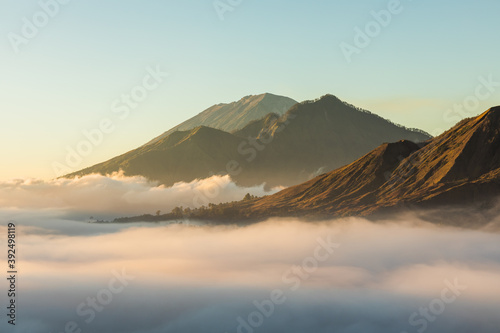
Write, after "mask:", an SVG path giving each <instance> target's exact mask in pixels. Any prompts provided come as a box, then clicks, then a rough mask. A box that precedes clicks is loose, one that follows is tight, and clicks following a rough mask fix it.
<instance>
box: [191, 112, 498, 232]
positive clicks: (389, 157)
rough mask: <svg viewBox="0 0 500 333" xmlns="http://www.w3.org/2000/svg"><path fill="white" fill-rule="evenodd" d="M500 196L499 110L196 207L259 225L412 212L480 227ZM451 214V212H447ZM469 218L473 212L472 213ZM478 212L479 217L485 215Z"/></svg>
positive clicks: (201, 212)
mask: <svg viewBox="0 0 500 333" xmlns="http://www.w3.org/2000/svg"><path fill="white" fill-rule="evenodd" d="M499 195H500V107H494V108H491V109H490V110H488V111H486V112H484V113H483V114H481V115H480V116H478V117H475V118H469V119H465V120H463V121H461V122H460V123H458V124H457V125H456V126H455V127H453V128H452V129H450V130H448V131H447V132H445V133H443V134H442V135H440V136H438V137H436V138H433V139H430V140H428V141H426V142H422V143H418V144H417V143H414V142H411V141H408V140H402V141H398V142H394V143H384V144H382V145H381V146H379V147H378V148H376V149H374V150H373V151H371V152H370V153H368V154H366V155H364V156H363V157H361V158H360V159H358V160H356V161H355V162H353V163H351V164H349V165H346V166H344V167H342V168H339V169H336V170H334V171H331V172H328V173H325V174H322V175H320V176H318V177H316V178H314V179H311V180H310V181H307V182H305V183H302V184H300V185H297V186H292V187H289V188H287V189H285V190H283V191H281V192H278V193H276V194H274V195H270V196H266V197H262V198H256V199H255V198H247V200H243V201H241V202H238V203H227V204H220V205H215V206H212V208H211V209H206V208H202V209H198V210H195V211H192V212H191V213H190V214H192V215H191V217H194V218H204V219H215V220H224V219H234V220H238V221H241V220H259V219H265V218H268V217H273V216H279V217H289V216H300V217H312V218H327V217H338V216H375V215H377V214H383V213H386V212H395V211H401V210H406V209H408V208H412V209H413V208H418V209H419V208H426V209H433V208H445V207H446V208H452V209H453V210H451V212H455V213H452V214H455V217H457V220H454V218H452V216H453V215H451V216H447V221H448V223H452V224H460V222H459V220H460V219H459V217H460V216H459V215H460V214H461V212H463V210H464V209H469V208H475V209H476V210H473V211H472V212H473V213H474V214H476V213H478V214H477V215H476V217H478V219H477V220H476V219H474V218H472V219H471V218H470V216H469V219H468V220H467V223H468V224H474V223H480V222H479V220H480V219H479V215H480V214H481V215H482V217H485V215H487V214H489V213H488V212H489V210H490V209H492V208H494V209H493V212H494V213H493V215H491V216H489V217H488V216H486V219H485V220H488V218H494V217H497V216H498V212H499V210H498V206H497V205H498V203H499V202H498V201H497V200H498V196H499ZM446 212H447V213H448V212H450V211H446ZM469 212H471V211H469ZM479 213H480V214H479Z"/></svg>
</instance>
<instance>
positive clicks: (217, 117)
mask: <svg viewBox="0 0 500 333" xmlns="http://www.w3.org/2000/svg"><path fill="white" fill-rule="evenodd" d="M294 104H297V102H296V101H294V100H293V99H291V98H288V97H283V96H277V95H273V94H269V93H266V94H261V95H250V96H246V97H243V98H242V99H240V100H239V101H237V102H233V103H229V104H217V105H214V106H212V107H210V108H208V109H206V110H205V111H203V112H201V113H199V114H198V115H196V116H194V117H192V118H190V119H188V120H186V121H184V122H183V123H181V124H179V125H177V126H175V127H174V128H172V129H170V130H168V131H166V132H165V133H163V134H161V135H160V136H158V137H156V138H154V139H153V140H151V141H150V142H148V143H146V145H148V144H153V143H155V142H158V141H160V140H161V139H163V138H165V137H167V136H169V135H170V134H172V133H174V132H176V131H187V130H191V129H193V128H196V127H198V126H206V127H212V128H216V129H220V130H223V131H225V132H233V131H236V130H239V129H242V128H243V127H245V126H246V125H247V124H248V123H250V122H251V121H253V120H257V119H261V118H263V117H265V116H266V115H267V114H269V113H276V114H278V115H283V114H284V113H285V112H286V111H288V109H290V108H291V107H292V106H293V105H294Z"/></svg>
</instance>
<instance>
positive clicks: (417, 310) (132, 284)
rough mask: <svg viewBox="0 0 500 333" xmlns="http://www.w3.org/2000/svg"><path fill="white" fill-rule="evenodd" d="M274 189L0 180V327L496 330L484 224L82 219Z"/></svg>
mask: <svg viewBox="0 0 500 333" xmlns="http://www.w3.org/2000/svg"><path fill="white" fill-rule="evenodd" d="M276 190H277V189H275V190H273V192H274V191H276ZM273 192H266V191H264V187H263V186H257V187H253V188H240V187H238V186H236V185H235V184H234V183H233V182H232V181H231V179H230V178H229V177H218V176H216V177H212V178H210V179H205V180H196V181H193V182H191V183H178V184H175V185H174V186H173V187H170V188H167V187H163V186H158V185H157V184H154V183H150V182H148V181H147V180H145V179H144V178H141V177H124V176H123V175H122V174H115V175H112V176H109V177H104V176H99V175H90V176H85V177H82V178H76V179H57V180H52V181H42V180H14V181H9V182H2V183H0V220H1V221H2V223H1V225H0V246H1V248H2V249H6V244H7V230H6V229H7V223H8V222H9V221H12V223H15V224H16V230H17V231H16V232H17V238H16V240H17V243H16V246H17V251H18V252H17V260H18V265H19V267H18V269H19V274H18V285H17V286H18V308H17V314H18V317H17V323H16V326H15V327H14V328H13V327H11V326H10V325H8V324H7V319H6V317H4V320H2V322H0V331H1V332H30V333H46V332H52V333H56V332H57V333H59V332H99V333H107V332H113V333H114V332H123V333H128V332H130V333H160V332H161V333H165V332H166V333H169V332H172V333H188V332H189V333H194V332H200V333H212V332H213V333H216V332H217V333H254V332H256V333H257V332H262V333H275V332H287V333H302V332H315V333H316V332H317V333H323V332H325V333H326V332H329V333H330V332H340V333H352V332H375V333H379V332H380V333H382V332H383V333H386V332H397V333H404V332H406V333H412V332H418V333H423V332H439V333H452V332H453V333H456V332H459V333H460V332H464V333H465V332H467V333H468V332H495V333H498V329H499V328H500V315H499V314H500V310H499V309H500V287H499V284H498V281H499V280H500V247H499V246H498V244H499V243H500V233H499V232H498V231H495V230H498V229H494V228H491V226H488V227H486V228H481V229H476V230H470V229H463V228H454V227H446V226H439V225H435V224H430V223H427V222H425V221H423V220H422V219H421V218H419V216H422V215H421V214H420V215H416V214H413V213H407V214H404V215H398V216H393V217H392V218H390V219H387V220H384V221H382V220H379V221H378V222H370V221H368V220H365V219H362V218H344V219H336V220H332V221H324V222H316V223H312V222H305V221H301V220H298V219H270V220H268V221H265V222H262V223H258V224H253V225H249V226H246V227H237V226H209V225H203V224H202V223H201V224H199V225H197V226H194V225H178V224H167V223H163V224H157V223H149V224H148V223H130V224H115V223H107V224H92V223H86V217H87V216H89V215H91V214H93V215H96V214H98V215H97V216H111V217H116V216H123V215H133V214H143V213H152V214H154V212H155V211H156V210H159V209H161V210H162V211H165V212H166V211H169V210H170V209H172V208H173V207H175V206H181V205H182V206H184V207H195V206H196V205H197V204H196V203H193V198H194V197H196V196H197V195H198V196H199V195H200V193H202V194H204V195H206V196H208V197H209V198H210V200H211V202H225V201H232V200H240V199H241V198H242V197H243V196H244V195H245V194H246V193H251V194H253V195H265V194H270V193H273ZM99 214H100V215H99ZM2 252H4V253H6V251H2ZM4 259H5V260H6V258H4ZM7 289H8V281H7V280H5V279H4V280H3V282H2V283H0V290H3V291H5V290H7ZM4 299H6V298H2V303H4ZM2 308H4V309H5V310H4V311H7V309H6V304H5V306H4V304H3V305H2ZM80 330H81V331H80Z"/></svg>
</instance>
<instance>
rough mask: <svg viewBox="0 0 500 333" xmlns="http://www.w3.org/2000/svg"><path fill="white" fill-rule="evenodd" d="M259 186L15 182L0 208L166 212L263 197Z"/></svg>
mask: <svg viewBox="0 0 500 333" xmlns="http://www.w3.org/2000/svg"><path fill="white" fill-rule="evenodd" d="M277 190H278V189H275V190H272V191H269V192H266V191H264V186H255V187H251V188H243V187H239V186H237V185H236V184H235V183H234V182H232V181H231V179H230V177H229V176H213V177H211V178H207V179H203V180H195V181H192V182H190V183H183V182H180V183H176V184H174V185H173V186H172V187H165V186H158V185H157V184H156V183H151V182H149V181H148V180H147V179H145V178H143V177H139V176H137V177H125V176H123V174H121V173H115V174H113V175H111V176H102V175H97V174H94V175H88V176H84V177H80V178H75V179H55V180H50V181H44V180H36V179H18V180H12V181H5V182H0V207H3V208H20V209H59V210H61V211H73V212H75V211H80V212H89V213H94V214H95V213H105V214H108V215H113V214H114V215H119V216H121V215H123V214H144V213H150V214H154V213H155V212H156V211H157V210H161V211H162V212H164V213H166V212H169V211H170V210H172V208H174V207H176V206H184V207H191V208H194V207H198V206H200V205H207V204H208V203H210V202H211V203H220V202H228V201H235V200H241V199H243V197H244V196H245V194H246V193H250V194H252V195H257V196H263V195H267V194H272V193H275V192H276V191H277Z"/></svg>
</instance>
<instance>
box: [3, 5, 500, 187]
mask: <svg viewBox="0 0 500 333" xmlns="http://www.w3.org/2000/svg"><path fill="white" fill-rule="evenodd" d="M50 1H51V0H44V1H42V2H50ZM53 1H55V0H53ZM221 1H222V2H225V3H227V2H228V1H227V0H221ZM390 2H391V1H379V0H377V1H374V0H371V1H368V0H365V1H355V2H354V1H349V0H339V1H326V0H323V1H305V0H300V1H299V0H294V1H290V0H289V1H284V0H277V1H259V0H243V1H241V3H240V4H239V5H237V6H235V8H234V10H233V11H231V12H226V13H225V14H224V20H220V19H219V16H218V14H217V12H216V10H215V9H214V6H213V1H212V0H198V1H194V0H188V1H167V0H150V1H137V0H136V1H132V0H113V1H96V0H85V1H77V0H72V1H69V3H68V4H65V5H60V10H59V12H58V13H57V14H56V15H55V16H54V17H53V18H50V19H49V21H48V24H47V25H46V26H44V27H42V28H40V29H39V31H38V34H37V35H36V36H35V37H33V38H31V39H27V44H23V45H19V51H20V52H19V53H16V52H14V49H13V47H12V45H11V42H10V41H9V35H8V34H9V33H15V34H18V35H21V34H22V31H21V30H22V27H23V24H24V23H23V17H26V18H28V19H29V20H32V17H33V15H35V14H37V13H38V12H39V11H40V10H41V7H40V5H39V3H38V2H37V1H31V0H30V1H17V2H16V1H11V0H10V1H8V0H0V22H1V25H0V29H1V30H0V36H2V39H1V41H0V56H1V57H2V58H1V61H0V75H1V81H0V109H1V110H2V125H1V126H2V127H1V131H0V140H1V141H2V146H1V150H0V153H1V156H2V172H1V173H0V180H5V179H9V178H14V177H41V178H47V179H48V178H53V177H54V176H55V174H54V171H53V168H52V164H53V162H55V161H58V162H61V163H62V162H64V160H65V157H66V147H67V146H70V147H75V146H76V145H77V144H78V143H79V142H80V141H82V140H83V139H85V137H84V136H83V135H82V130H86V129H87V130H88V129H92V128H95V127H97V126H98V125H99V122H100V121H101V120H102V119H103V118H109V119H111V120H112V121H113V123H114V125H115V130H114V131H113V132H112V133H109V134H106V135H105V136H104V139H103V143H102V144H99V145H97V146H95V147H93V149H92V153H91V154H89V155H88V156H85V157H84V158H83V159H82V161H81V162H80V164H79V165H78V167H77V168H76V169H80V168H83V167H86V166H90V165H92V164H95V163H98V162H101V161H103V160H106V159H108V158H111V157H113V156H116V155H118V154H121V153H124V152H126V151H128V150H130V149H133V148H136V147H137V146H139V145H141V144H143V143H145V142H146V141H149V140H150V139H152V138H153V137H155V136H157V135H159V134H161V133H162V132H163V131H165V130H167V129H169V128H171V127H172V126H174V125H176V124H178V123H179V122H181V121H183V120H185V119H187V118H189V117H191V116H193V115H195V114H197V113H199V112H201V111H202V110H204V109H205V108H207V107H209V106H211V105H213V104H216V103H219V102H231V101H234V100H238V99H240V98H241V97H243V96H245V95H249V94H259V93H263V92H271V93H274V94H279V95H286V96H289V97H291V98H294V99H296V100H298V101H302V100H305V99H314V98H316V97H319V96H321V95H324V94H326V93H331V94H334V95H337V96H338V97H339V98H341V99H343V100H346V101H348V102H350V103H352V104H355V105H357V106H361V107H364V108H367V109H369V110H371V111H373V112H375V113H377V114H380V115H381V116H384V117H387V118H389V119H391V120H393V121H395V122H399V123H402V124H403V125H406V126H409V127H420V128H422V129H424V130H427V131H429V132H431V133H433V134H437V133H438V132H439V131H441V130H444V129H447V128H449V127H451V126H452V125H454V122H455V120H457V119H458V118H457V117H456V116H457V114H453V113H451V115H450V113H448V114H447V113H446V111H447V110H448V109H450V108H452V107H453V105H454V104H455V103H462V102H463V101H464V99H465V98H467V97H470V96H474V95H475V92H476V87H477V86H478V85H479V84H480V81H479V80H478V78H479V77H481V76H482V77H484V78H485V79H488V77H489V76H490V77H491V78H492V79H493V80H494V81H498V82H500V66H499V65H498V63H499V56H500V46H499V44H498V32H499V31H500V22H499V21H498V18H497V15H498V13H500V2H498V1H497V0H480V1H472V0H470V1H451V0H445V1H439V2H435V1H430V0H413V1H410V0H401V5H400V10H401V12H400V13H399V14H394V15H392V19H391V22H390V23H389V24H388V25H387V26H386V27H382V28H381V30H380V33H378V34H376V36H374V37H373V38H372V40H371V42H370V45H368V46H367V47H365V48H362V49H360V53H359V54H354V55H353V56H352V61H351V62H350V63H348V62H347V61H346V59H345V57H344V55H343V53H342V51H341V48H340V44H341V43H342V42H345V43H349V44H353V45H354V42H353V39H354V37H355V32H354V29H355V27H359V28H361V29H364V28H365V26H366V25H367V24H368V23H370V22H371V21H373V20H374V18H373V17H372V16H371V14H370V13H371V11H373V10H374V11H380V10H382V9H386V8H387V7H388V4H389V3H390ZM233 3H234V1H233ZM11 36H12V35H11ZM157 65H159V66H160V67H161V68H162V69H163V70H165V71H166V72H168V73H169V77H168V78H167V79H166V80H165V81H164V82H163V83H162V84H161V85H160V86H159V87H158V88H157V89H156V90H154V91H152V92H151V93H150V94H149V95H148V97H147V99H146V100H145V101H144V102H142V103H140V105H139V106H138V107H137V108H136V109H135V110H133V111H132V112H131V114H130V116H129V117H127V118H126V119H123V120H122V119H120V118H118V117H117V114H115V113H113V112H112V111H111V103H112V102H113V101H114V100H116V99H117V98H120V96H121V94H123V93H128V92H130V90H131V89H132V88H133V87H134V86H136V85H138V84H141V82H142V79H143V77H144V76H145V75H146V74H147V71H146V68H147V67H148V66H151V67H156V66H157ZM481 89H482V90H481V92H483V94H482V96H485V95H488V96H487V97H482V98H481V100H480V101H479V105H477V107H475V108H473V109H472V111H471V112H469V113H470V114H471V115H475V114H478V113H481V112H482V111H484V110H485V109H486V108H488V107H489V106H493V105H498V104H500V87H494V89H492V91H491V92H489V94H486V93H485V92H488V91H487V90H486V89H487V88H484V87H483V88H481ZM469 100H470V98H469Z"/></svg>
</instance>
